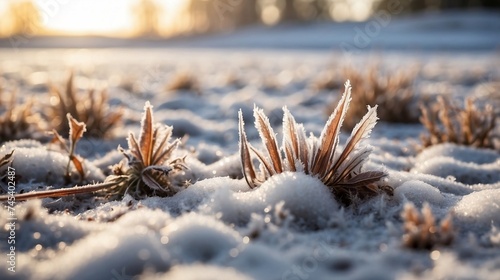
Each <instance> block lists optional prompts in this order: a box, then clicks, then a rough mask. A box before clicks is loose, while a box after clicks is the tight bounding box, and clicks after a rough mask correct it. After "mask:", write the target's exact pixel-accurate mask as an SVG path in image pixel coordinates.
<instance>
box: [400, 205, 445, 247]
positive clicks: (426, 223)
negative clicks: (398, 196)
mask: <svg viewBox="0 0 500 280" xmlns="http://www.w3.org/2000/svg"><path fill="white" fill-rule="evenodd" d="M401 217H402V218H403V222H404V224H403V229H404V235H403V245H404V246H405V247H408V248H412V249H427V250H430V249H432V248H434V247H436V246H448V245H450V244H451V243H452V242H453V238H454V231H453V222H452V217H451V215H449V214H448V215H447V216H446V217H445V218H444V219H443V220H442V221H441V223H440V224H439V226H438V225H437V224H436V219H435V218H434V215H433V214H432V210H431V208H430V206H429V204H428V203H425V204H424V206H423V207H422V212H421V213H420V212H419V211H418V210H417V209H416V208H415V206H414V205H413V204H412V203H407V204H405V206H404V210H403V212H402V213H401Z"/></svg>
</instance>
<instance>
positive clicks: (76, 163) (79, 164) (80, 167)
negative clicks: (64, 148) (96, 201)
mask: <svg viewBox="0 0 500 280" xmlns="http://www.w3.org/2000/svg"><path fill="white" fill-rule="evenodd" d="M69 158H70V160H71V162H73V165H74V166H75V169H76V171H78V173H79V174H80V178H81V179H83V178H84V176H85V173H84V172H83V164H82V162H81V161H80V159H78V157H76V156H73V155H70V157H69Z"/></svg>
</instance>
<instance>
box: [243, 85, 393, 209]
mask: <svg viewBox="0 0 500 280" xmlns="http://www.w3.org/2000/svg"><path fill="white" fill-rule="evenodd" d="M345 86H346V90H345V92H344V94H343V95H342V98H341V100H340V102H339V103H338V105H337V108H336V109H335V110H334V112H333V113H332V114H331V115H330V118H329V119H328V121H327V123H326V125H325V127H324V129H323V132H322V133H321V136H320V137H319V139H318V138H316V137H314V136H312V135H311V137H309V139H307V138H306V134H305V130H304V127H303V125H302V124H298V123H297V122H296V121H295V119H294V117H293V116H292V114H291V113H290V112H289V111H288V109H287V108H286V107H284V108H283V111H284V115H283V143H282V145H281V150H280V148H279V147H278V144H277V141H276V137H275V135H274V132H273V129H272V127H271V125H270V123H269V120H268V118H267V117H266V116H265V114H264V113H263V111H262V110H261V109H259V108H257V107H255V108H254V117H255V127H256V128H257V130H258V131H259V134H260V137H261V139H262V143H263V144H264V147H265V150H264V152H261V151H259V150H257V149H255V148H254V147H252V145H250V143H249V142H248V140H247V137H246V134H245V131H244V123H243V117H242V112H241V111H240V112H239V130H240V156H241V163H242V169H243V174H244V177H245V180H246V182H247V183H248V185H249V186H250V188H256V187H258V186H260V185H261V184H262V183H263V182H264V181H266V180H267V179H268V178H269V177H271V176H273V175H275V174H279V173H282V172H284V171H292V172H304V173H306V174H310V175H312V176H317V177H318V178H319V179H321V181H323V183H324V184H325V185H326V186H327V187H329V188H330V190H331V191H332V193H333V194H334V195H335V196H336V198H337V199H338V200H339V201H341V202H343V203H345V204H350V203H352V201H353V199H355V198H361V199H362V198H367V197H370V196H373V195H376V194H378V193H380V192H387V193H391V192H392V188H390V187H387V186H379V185H377V184H375V183H376V182H377V181H379V180H380V179H382V178H383V177H385V176H386V174H385V173H384V172H381V171H361V168H362V165H363V163H364V162H365V160H366V159H367V157H368V155H369V153H370V152H371V148H370V147H369V146H366V145H363V146H362V145H360V142H361V140H362V139H364V138H366V137H368V136H369V134H370V132H371V130H372V129H373V127H374V126H375V124H376V121H377V113H376V109H377V107H376V106H375V107H369V106H368V113H367V114H366V115H365V116H364V117H363V119H362V120H361V122H360V123H359V124H358V125H356V127H355V128H354V129H353V131H352V134H351V137H350V138H349V139H348V140H347V143H346V145H345V147H344V149H343V150H342V151H341V152H340V151H338V148H337V147H338V144H339V133H340V127H341V125H342V122H343V121H344V119H345V116H346V113H347V108H348V107H349V102H350V100H351V86H350V83H349V81H347V82H346V84H345ZM282 152H283V153H282ZM252 153H253V154H254V155H255V156H256V157H257V159H258V160H259V162H260V163H261V169H260V172H257V171H256V170H255V167H254V166H253V162H252V158H251V155H252Z"/></svg>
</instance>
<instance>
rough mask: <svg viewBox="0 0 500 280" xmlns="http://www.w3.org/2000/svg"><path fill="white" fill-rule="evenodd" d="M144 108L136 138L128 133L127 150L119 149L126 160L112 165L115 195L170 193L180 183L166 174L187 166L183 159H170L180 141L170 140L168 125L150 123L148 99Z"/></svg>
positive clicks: (150, 110) (139, 195)
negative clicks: (116, 191) (117, 186)
mask: <svg viewBox="0 0 500 280" xmlns="http://www.w3.org/2000/svg"><path fill="white" fill-rule="evenodd" d="M144 111H145V112H144V116H143V119H142V123H141V134H140V135H139V140H137V139H136V138H135V135H134V134H133V133H130V135H129V137H128V146H129V149H128V150H127V151H125V150H124V149H122V148H119V149H120V151H121V152H122V153H123V154H124V155H125V157H126V159H127V161H126V162H125V161H121V162H120V163H119V164H117V165H115V166H113V168H112V169H113V173H114V174H115V175H117V176H118V177H117V178H118V180H117V182H118V185H119V188H118V194H125V193H130V194H132V196H134V197H143V196H147V195H159V196H172V195H174V194H175V193H177V192H178V191H180V190H182V189H183V188H184V186H177V185H176V184H174V183H172V181H171V177H170V175H171V174H170V173H172V172H176V171H182V170H184V169H187V166H186V165H185V162H184V158H174V159H171V157H172V153H173V151H174V150H175V149H176V148H177V146H178V145H179V144H180V140H179V139H177V140H175V141H173V142H170V137H171V136H172V127H171V126H166V125H156V126H153V124H154V122H153V107H152V106H151V105H150V104H149V102H146V105H145V106H144ZM126 165H127V166H126Z"/></svg>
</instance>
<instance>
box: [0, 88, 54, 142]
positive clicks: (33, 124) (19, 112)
mask: <svg viewBox="0 0 500 280" xmlns="http://www.w3.org/2000/svg"><path fill="white" fill-rule="evenodd" d="M44 129H45V122H44V121H43V120H42V119H41V117H40V115H39V114H37V113H33V102H32V101H31V100H28V102H26V103H25V104H22V105H18V104H16V94H15V93H13V94H12V95H11V99H10V103H9V104H7V108H6V111H5V112H4V113H3V114H2V115H1V116H0V143H2V142H5V141H10V140H19V139H40V138H42V136H43V134H42V131H43V130H44Z"/></svg>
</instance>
